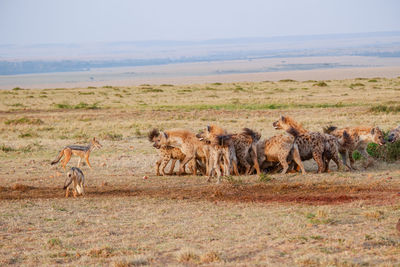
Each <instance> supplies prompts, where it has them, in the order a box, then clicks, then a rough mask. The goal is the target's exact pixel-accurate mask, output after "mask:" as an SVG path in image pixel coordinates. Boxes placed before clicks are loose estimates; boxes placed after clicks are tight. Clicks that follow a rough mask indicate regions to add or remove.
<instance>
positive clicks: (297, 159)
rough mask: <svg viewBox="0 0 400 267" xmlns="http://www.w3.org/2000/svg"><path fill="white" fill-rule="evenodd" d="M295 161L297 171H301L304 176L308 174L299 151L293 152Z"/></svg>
mask: <svg viewBox="0 0 400 267" xmlns="http://www.w3.org/2000/svg"><path fill="white" fill-rule="evenodd" d="M293 160H294V162H296V164H297V167H296V168H297V169H300V170H301V173H302V174H306V170H305V169H304V165H303V162H302V161H301V157H300V152H299V150H298V149H294V150H293Z"/></svg>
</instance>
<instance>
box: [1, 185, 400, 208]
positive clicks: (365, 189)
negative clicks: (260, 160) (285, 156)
mask: <svg viewBox="0 0 400 267" xmlns="http://www.w3.org/2000/svg"><path fill="white" fill-rule="evenodd" d="M63 197H64V193H63V190H62V189H60V188H57V187H40V188H39V187H32V186H26V185H22V184H17V185H13V186H11V187H1V188H0V199H2V200H13V199H52V198H63ZM85 197H88V198H93V197H95V198H99V197H100V198H113V197H151V198H165V199H178V200H192V201H199V200H207V201H212V202H213V201H228V202H258V203H269V202H278V203H305V204H340V203H348V202H352V201H357V200H367V201H368V202H371V203H390V202H396V201H398V200H399V198H400V188H386V187H377V186H372V185H370V186H368V185H367V186H362V185H354V186H349V185H308V184H302V183H295V184H271V185H269V184H246V185H235V184H224V185H219V186H218V185H204V186H203V185H189V186H184V187H182V186H170V187H165V186H161V187H160V186H153V187H132V186H129V185H118V186H92V187H87V188H86V196H85Z"/></svg>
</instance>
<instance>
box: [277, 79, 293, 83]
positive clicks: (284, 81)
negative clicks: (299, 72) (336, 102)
mask: <svg viewBox="0 0 400 267" xmlns="http://www.w3.org/2000/svg"><path fill="white" fill-rule="evenodd" d="M279 82H282V83H293V82H296V81H295V80H292V79H283V80H279Z"/></svg>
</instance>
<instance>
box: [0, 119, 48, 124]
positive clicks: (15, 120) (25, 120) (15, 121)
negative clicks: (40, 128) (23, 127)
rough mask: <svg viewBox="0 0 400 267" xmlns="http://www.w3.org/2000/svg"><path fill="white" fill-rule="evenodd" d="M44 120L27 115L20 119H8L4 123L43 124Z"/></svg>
mask: <svg viewBox="0 0 400 267" xmlns="http://www.w3.org/2000/svg"><path fill="white" fill-rule="evenodd" d="M43 123H44V122H43V121H42V120H41V119H31V118H27V117H22V118H19V119H13V120H6V121H5V122H4V124H6V125H18V124H29V125H41V124H43Z"/></svg>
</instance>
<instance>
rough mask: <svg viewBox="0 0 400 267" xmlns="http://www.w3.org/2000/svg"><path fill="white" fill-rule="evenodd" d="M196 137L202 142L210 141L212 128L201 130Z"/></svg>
mask: <svg viewBox="0 0 400 267" xmlns="http://www.w3.org/2000/svg"><path fill="white" fill-rule="evenodd" d="M196 137H197V138H198V139H199V140H200V141H209V140H210V139H211V138H212V126H207V127H206V128H205V129H203V130H201V131H200V132H199V133H198V134H196Z"/></svg>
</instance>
